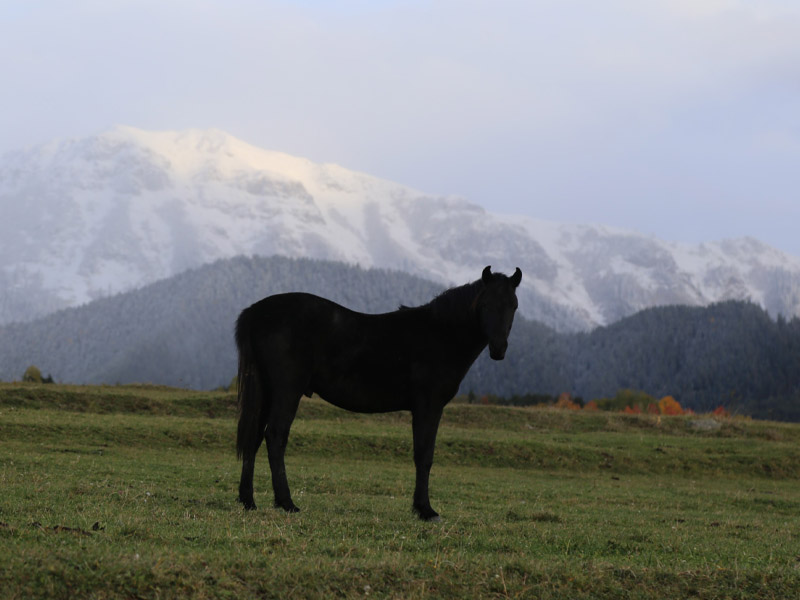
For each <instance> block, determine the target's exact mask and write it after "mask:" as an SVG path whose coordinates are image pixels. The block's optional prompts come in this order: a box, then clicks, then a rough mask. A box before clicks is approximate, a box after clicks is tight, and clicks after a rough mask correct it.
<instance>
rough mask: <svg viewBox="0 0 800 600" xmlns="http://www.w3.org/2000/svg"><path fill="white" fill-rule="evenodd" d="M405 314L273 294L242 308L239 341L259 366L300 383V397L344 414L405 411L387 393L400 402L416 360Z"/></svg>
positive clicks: (317, 298) (400, 404) (274, 374)
mask: <svg viewBox="0 0 800 600" xmlns="http://www.w3.org/2000/svg"><path fill="white" fill-rule="evenodd" d="M405 312H406V311H400V312H399V313H398V312H395V313H384V314H377V315H370V314H364V313H359V312H356V311H353V310H350V309H348V308H345V307H343V306H341V305H339V304H336V303H335V302H333V301H331V300H327V299H325V298H320V297H319V296H314V295H312V294H306V293H287V294H277V295H274V296H269V297H267V298H264V299H263V300H261V301H259V302H257V303H255V304H253V305H252V306H250V307H249V308H247V309H245V310H244V311H242V314H241V315H240V317H239V321H238V323H237V341H240V342H241V341H243V340H244V338H245V337H246V336H247V337H250V339H252V340H253V342H254V343H256V344H257V345H258V350H257V354H258V355H259V357H260V362H261V363H262V366H263V368H264V369H266V370H267V371H269V372H270V373H272V377H273V378H278V377H279V378H284V379H285V378H288V379H291V380H293V381H294V380H297V381H300V382H302V386H303V391H304V392H305V393H311V392H316V393H318V394H319V395H320V396H322V397H323V398H325V399H326V400H328V401H329V402H331V403H333V404H336V405H338V406H341V407H343V408H347V409H349V410H356V411H361V412H376V411H384V410H397V409H400V408H407V406H405V400H403V401H399V400H393V399H392V396H397V397H398V398H399V397H401V396H402V397H403V398H405V396H406V394H405V393H404V392H407V391H408V378H409V373H410V367H409V363H410V361H411V360H413V355H414V348H413V346H414V344H413V341H412V340H413V337H414V334H413V329H414V327H413V326H411V325H412V323H413V321H414V320H413V319H411V318H410V317H411V315H410V314H402V313H405ZM240 351H241V344H240ZM379 398H382V401H379V400H378V399H379Z"/></svg>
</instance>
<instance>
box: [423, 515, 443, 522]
mask: <svg viewBox="0 0 800 600" xmlns="http://www.w3.org/2000/svg"><path fill="white" fill-rule="evenodd" d="M425 520H426V521H427V522H428V523H441V521H442V517H440V516H439V515H436V514H434V515H433V516H432V517H425Z"/></svg>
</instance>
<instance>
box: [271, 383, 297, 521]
mask: <svg viewBox="0 0 800 600" xmlns="http://www.w3.org/2000/svg"><path fill="white" fill-rule="evenodd" d="M301 396H302V392H301V391H298V392H286V391H284V392H282V393H280V394H275V395H274V396H273V403H272V410H271V411H270V415H269V422H268V424H267V432H266V435H265V437H266V440H267V452H268V453H269V468H270V471H271V472H272V489H273V491H274V492H275V506H276V507H278V508H282V509H283V510H285V511H286V512H298V511H299V510H300V509H299V508H297V507H296V506H295V505H294V502H292V495H291V492H290V491H289V481H288V480H287V478H286V465H285V463H284V455H285V454H286V444H287V442H288V441H289V429H290V428H291V426H292V421H294V417H295V415H296V414H297V407H298V405H299V404H300V397H301Z"/></svg>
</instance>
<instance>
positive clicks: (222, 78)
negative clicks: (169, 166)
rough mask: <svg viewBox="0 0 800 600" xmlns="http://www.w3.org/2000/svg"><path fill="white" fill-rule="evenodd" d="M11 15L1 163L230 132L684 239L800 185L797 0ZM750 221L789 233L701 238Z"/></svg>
mask: <svg viewBox="0 0 800 600" xmlns="http://www.w3.org/2000/svg"><path fill="white" fill-rule="evenodd" d="M7 4H10V5H9V6H4V7H3V8H2V9H0V69H2V73H3V78H4V85H3V86H2V88H0V102H1V103H2V105H3V106H4V108H5V110H4V111H3V114H0V128H1V129H2V130H3V131H4V134H5V135H4V139H3V140H2V141H0V144H3V146H2V147H0V150H9V149H11V148H14V147H18V146H21V145H25V144H28V143H31V142H37V141H44V140H47V139H50V138H52V137H55V136H63V135H84V134H87V133H91V132H94V131H100V130H103V129H106V128H108V127H110V126H112V125H114V124H116V123H127V124H131V125H134V126H138V127H145V128H153V129H179V128H186V127H218V128H221V129H224V130H227V131H229V132H231V133H233V134H234V135H238V136H240V137H242V138H244V139H246V140H247V141H250V142H252V143H255V144H258V145H261V146H264V147H269V148H274V149H278V150H282V151H286V152H291V153H294V154H299V155H302V156H307V157H309V158H311V159H313V160H319V161H332V162H338V163H340V164H343V165H344V166H347V167H350V168H355V169H360V170H364V171H368V172H371V173H373V174H376V175H379V176H383V177H386V178H390V179H394V180H397V181H401V182H404V183H407V184H410V185H414V186H416V187H418V188H420V189H424V190H426V191H432V192H441V193H459V194H462V195H465V196H468V197H470V198H471V199H473V200H475V201H478V202H481V203H483V204H485V205H487V206H489V207H490V208H492V209H495V210H502V211H504V212H524V213H528V214H532V215H534V216H540V217H547V218H553V219H565V218H571V219H574V220H584V219H591V220H601V221H605V222H609V223H610V224H616V225H623V226H632V227H635V228H638V229H645V228H646V227H647V226H648V225H651V226H652V227H653V228H654V231H655V232H656V233H658V234H659V235H663V236H664V237H674V238H681V237H684V236H688V235H689V233H688V232H689V229H688V228H687V227H686V221H687V218H688V215H687V211H688V210H689V209H693V210H695V211H696V212H698V213H702V214H718V213H719V212H720V210H721V207H725V206H737V207H740V208H737V210H742V211H743V212H747V210H749V211H751V212H753V213H755V212H756V211H757V210H758V208H757V207H761V210H762V211H767V212H768V211H769V210H770V208H769V207H775V208H774V210H778V209H777V207H785V206H786V205H787V203H788V202H789V200H788V199H789V198H791V194H792V193H793V191H794V190H796V189H797V185H796V184H797V177H796V176H795V175H794V173H795V172H796V166H795V165H796V164H798V159H800V116H798V113H797V110H796V106H797V101H796V100H797V97H798V91H800V72H798V65H800V6H798V5H797V4H796V2H790V1H788V0H762V1H761V2H758V3H754V2H750V1H746V0H703V1H698V0H652V1H649V2H641V1H640V0H608V1H604V2H595V1H594V0H526V1H522V0H498V1H496V2H491V3H489V2H478V1H472V0H458V1H456V0H437V1H433V2H422V1H404V2H399V1H396V2H395V1H381V2H366V1H360V2H352V1H351V2H337V3H328V2H318V1H304V2H275V1H272V2H269V1H266V2H256V1H255V0H237V1H231V2H221V1H218V0H205V1H197V2H188V1H176V2H166V3H165V2H154V1H147V2H132V1H120V2H114V3H108V2H99V1H76V2H70V3H69V4H64V3H60V2H53V1H49V2H48V1H40V2H31V3H7ZM748 203H749V204H748ZM741 206H744V207H746V208H747V210H744V209H741ZM648 211H649V214H650V215H651V218H650V220H649V223H648V222H647V221H646V220H647V218H648ZM703 211H705V213H703ZM652 215H657V218H652ZM637 219H638V220H637ZM714 227H717V228H716V229H713V228H714ZM757 227H761V228H762V230H763V231H768V230H775V231H777V230H779V229H780V228H781V227H783V223H778V224H776V221H775V220H774V219H773V220H770V219H768V218H767V217H763V218H761V219H757V218H754V217H751V218H750V219H749V220H747V221H742V220H739V221H736V220H735V219H734V218H733V216H731V217H730V218H728V219H727V220H725V221H724V222H722V221H720V223H719V225H718V226H715V225H709V235H715V236H716V235H737V234H740V233H754V234H756V235H761V236H762V237H763V234H760V233H759V232H756V231H752V229H753V228H757ZM748 228H749V229H748ZM770 228H772V229H770ZM712 229H713V231H712ZM695 235H696V234H695V233H692V234H691V236H692V237H694V236H695ZM795 248H797V250H796V253H797V254H800V245H799V246H795Z"/></svg>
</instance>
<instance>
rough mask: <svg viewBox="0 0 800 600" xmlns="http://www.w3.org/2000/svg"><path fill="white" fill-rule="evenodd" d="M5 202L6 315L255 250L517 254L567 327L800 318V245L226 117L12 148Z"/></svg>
mask: <svg viewBox="0 0 800 600" xmlns="http://www.w3.org/2000/svg"><path fill="white" fill-rule="evenodd" d="M0 211H2V212H1V215H2V218H0V323H4V322H9V321H12V320H28V319H31V318H34V317H36V316H39V315H42V314H45V313H47V312H50V311H52V310H55V309H58V308H61V307H66V306H73V305H77V304H81V303H84V302H87V301H89V300H91V299H94V298H97V297H100V296H106V295H109V294H113V293H116V292H120V291H126V290H129V289H132V288H135V287H138V286H141V285H144V284H146V283H150V282H153V281H155V280H157V279H161V278H165V277H169V276H171V275H174V274H176V273H178V272H181V271H183V270H185V269H187V268H190V267H194V266H199V265H201V264H204V263H207V262H210V261H213V260H216V259H218V258H223V257H231V256H235V255H239V254H245V255H251V254H262V255H273V254H280V255H287V256H307V257H313V258H325V259H330V260H338V261H344V262H348V263H356V264H360V265H361V266H364V267H367V266H377V267H384V268H392V269H399V270H403V271H407V272H411V273H413V274H416V275H421V276H424V277H427V278H430V279H433V280H436V281H440V282H442V283H448V284H449V283H464V282H466V281H470V280H473V279H475V278H477V277H478V275H479V274H480V271H481V269H482V268H483V267H484V266H486V265H487V264H491V265H493V267H494V268H495V270H501V271H506V272H510V271H512V270H513V268H514V267H517V266H519V267H520V268H521V269H522V271H523V273H524V276H523V283H522V288H521V292H520V296H521V298H520V310H521V312H522V313H523V314H525V315H526V316H529V317H531V318H535V319H539V320H541V321H543V322H545V323H548V324H550V325H553V326H555V327H557V328H558V329H561V330H569V329H585V328H591V327H593V326H596V325H601V324H606V323H610V322H613V321H615V320H617V319H619V318H621V317H623V316H626V315H629V314H631V313H634V312H636V311H638V310H641V309H643V308H646V307H649V306H654V305H661V304H690V305H705V304H708V303H711V302H715V301H720V300H726V299H731V298H735V299H751V300H753V301H754V302H757V303H758V304H760V305H762V306H764V307H765V308H767V310H769V311H770V312H771V313H772V314H778V313H782V314H784V315H787V316H794V315H800V259H798V258H795V257H792V256H789V255H786V254H784V253H781V252H779V251H777V250H775V249H772V248H770V247H769V246H767V245H765V244H763V243H761V242H758V241H756V240H754V239H749V238H745V239H738V240H728V241H722V242H711V243H707V244H702V245H696V246H692V245H683V244H674V243H668V242H664V241H661V240H658V239H655V238H652V237H646V236H643V235H640V234H637V233H633V232H628V231H620V230H615V229H611V228H608V227H600V226H591V225H586V226H575V225H564V224H557V223H550V222H544V221H539V220H535V219H530V218H525V217H509V216H501V215H495V214H492V213H489V212H487V211H485V210H484V209H483V208H481V207H480V206H477V205H475V204H473V203H470V202H468V201H467V200H464V199H462V198H458V197H442V196H433V195H429V194H425V193H423V192H419V191H416V190H413V189H411V188H409V187H406V186H403V185H400V184H396V183H391V182H388V181H384V180H381V179H377V178H375V177H371V176H369V175H365V174H362V173H356V172H353V171H349V170H347V169H344V168H342V167H339V166H336V165H320V164H315V163H313V162H311V161H308V160H305V159H302V158H296V157H293V156H289V155H286V154H282V153H279V152H272V151H268V150H263V149H260V148H256V147H253V146H251V145H248V144H246V143H244V142H242V141H240V140H238V139H235V138H233V137H231V136H229V135H227V134H225V133H223V132H220V131H185V132H145V131H140V130H136V129H132V128H129V127H118V128H116V129H114V130H112V131H109V132H107V133H104V134H101V135H97V136H93V137H87V138H81V139H69V140H61V141H55V142H52V143H50V144H47V145H44V146H39V147H35V148H31V149H28V150H24V151H20V152H16V153H11V154H8V155H6V156H4V157H3V158H2V160H1V161H0Z"/></svg>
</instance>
